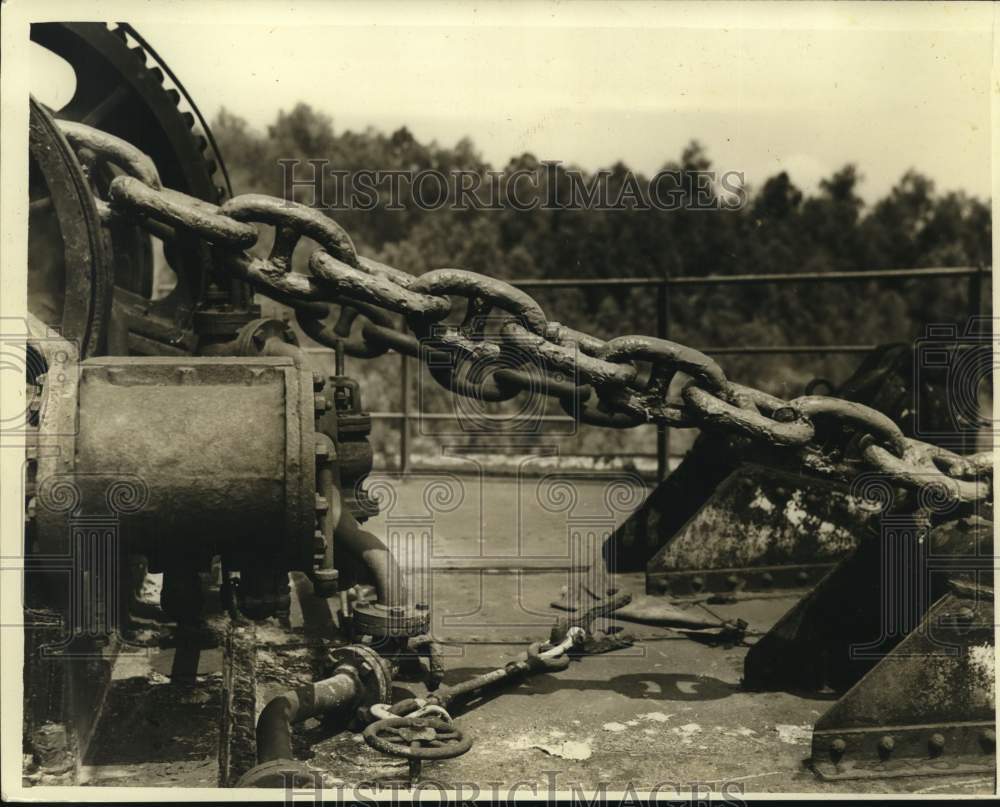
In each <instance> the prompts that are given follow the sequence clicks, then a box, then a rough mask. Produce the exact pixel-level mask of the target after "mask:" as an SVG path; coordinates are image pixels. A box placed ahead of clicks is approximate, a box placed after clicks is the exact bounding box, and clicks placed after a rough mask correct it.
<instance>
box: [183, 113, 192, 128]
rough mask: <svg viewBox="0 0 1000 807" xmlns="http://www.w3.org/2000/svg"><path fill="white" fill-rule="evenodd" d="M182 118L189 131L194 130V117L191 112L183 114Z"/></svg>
mask: <svg viewBox="0 0 1000 807" xmlns="http://www.w3.org/2000/svg"><path fill="white" fill-rule="evenodd" d="M181 117H182V118H184V123H186V124H187V127H188V129H193V128H194V115H192V114H191V113H190V112H182V113H181Z"/></svg>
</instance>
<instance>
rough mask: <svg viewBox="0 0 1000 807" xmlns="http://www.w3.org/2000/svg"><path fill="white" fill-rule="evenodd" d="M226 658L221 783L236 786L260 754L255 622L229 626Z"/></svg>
mask: <svg viewBox="0 0 1000 807" xmlns="http://www.w3.org/2000/svg"><path fill="white" fill-rule="evenodd" d="M222 660H223V666H222V725H221V726H220V730H219V786H220V787H233V786H234V785H235V784H236V781H237V780H238V779H239V778H240V777H241V776H243V775H244V774H245V773H246V772H247V771H249V770H250V769H251V768H252V767H253V766H254V764H255V762H256V757H257V748H256V737H255V733H254V722H255V720H256V717H257V635H256V630H255V628H254V626H253V624H252V623H250V624H236V623H231V624H230V625H229V629H228V631H227V633H226V641H225V646H224V650H223V655H222Z"/></svg>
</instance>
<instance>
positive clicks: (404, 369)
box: [371, 266, 990, 479]
mask: <svg viewBox="0 0 1000 807" xmlns="http://www.w3.org/2000/svg"><path fill="white" fill-rule="evenodd" d="M989 273H990V269H989V268H988V267H985V266H961V267H942V268H928V269H884V270H875V271H869V270H866V271H857V272H849V271H835V272H802V273H775V274H745V275H706V276H701V277H694V276H690V277H684V276H678V277H665V278H649V277H616V278H577V279H574V278H537V279H536V278H529V279H525V280H512V281H509V282H510V283H511V284H512V285H514V286H517V287H518V288H521V289H525V290H530V289H559V288H584V287H599V288H623V287H624V288H640V287H644V288H650V289H655V290H656V333H655V334H654V335H655V336H657V337H659V338H661V339H668V338H669V335H670V312H669V307H670V290H671V289H672V288H675V287H688V286H736V285H749V284H754V283H769V284H774V285H791V284H796V283H857V282H864V281H871V280H912V279H926V280H930V279H938V278H945V277H953V278H956V279H958V278H966V279H967V280H968V292H967V301H968V305H967V311H968V314H969V316H979V314H980V312H981V309H982V296H983V281H984V279H985V278H986V277H988V276H989ZM876 347H877V346H876V345H869V344H853V345H852V344H838V345H742V346H716V347H698V348H697V349H698V350H700V351H701V352H702V353H707V354H710V355H754V354H756V355H764V354H767V355H792V354H844V353H868V352H870V351H872V350H873V349H875V348H876ZM410 363H411V358H410V357H408V356H403V355H401V356H400V388H401V406H400V411H398V412H391V411H390V412H372V413H371V416H372V418H373V419H374V420H382V421H395V422H397V423H398V424H399V466H398V469H399V470H400V471H401V472H403V473H406V472H407V471H408V470H409V467H410V451H409V449H410V424H411V422H412V421H414V420H417V421H419V420H425V421H440V420H454V419H456V417H458V415H457V414H455V413H447V412H444V413H438V412H434V413H431V412H422V411H419V410H416V411H415V410H414V409H413V406H412V403H413V402H412V400H411V396H410V385H409V379H410ZM484 417H489V416H488V415H484ZM496 417H498V418H502V417H504V416H502V415H498V416H496ZM533 419H534V420H535V421H537V422H542V423H572V422H574V421H573V418H571V417H569V416H568V415H541V416H537V417H535V418H533ZM650 425H652V424H650ZM640 428H641V427H640ZM602 456H607V454H602ZM631 456H635V455H631ZM649 456H650V457H652V455H649ZM669 462H670V436H669V428H667V427H665V426H657V427H656V466H657V471H656V475H657V479H663V478H664V477H665V476H666V474H667V472H668V468H669Z"/></svg>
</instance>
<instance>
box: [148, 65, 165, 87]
mask: <svg viewBox="0 0 1000 807" xmlns="http://www.w3.org/2000/svg"><path fill="white" fill-rule="evenodd" d="M149 72H150V73H151V74H152V75H153V78H155V79H156V81H157V83H159V84H162V83H163V71H162V70H160V68H159V67H151V68H150V69H149Z"/></svg>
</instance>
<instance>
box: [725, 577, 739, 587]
mask: <svg viewBox="0 0 1000 807" xmlns="http://www.w3.org/2000/svg"><path fill="white" fill-rule="evenodd" d="M739 584H740V578H739V577H738V576H737V575H735V574H731V575H729V577H727V578H726V585H727V586H729V587H730V588H736V587H737V586H738V585H739Z"/></svg>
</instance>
